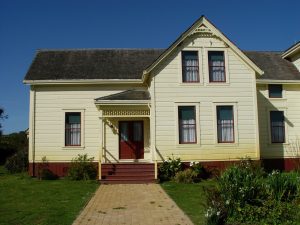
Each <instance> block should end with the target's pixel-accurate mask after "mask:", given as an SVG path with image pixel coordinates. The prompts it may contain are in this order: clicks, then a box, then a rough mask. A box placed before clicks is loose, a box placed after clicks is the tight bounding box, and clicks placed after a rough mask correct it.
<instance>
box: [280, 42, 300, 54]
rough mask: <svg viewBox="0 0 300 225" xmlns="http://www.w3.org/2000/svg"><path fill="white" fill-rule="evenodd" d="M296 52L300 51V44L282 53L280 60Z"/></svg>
mask: <svg viewBox="0 0 300 225" xmlns="http://www.w3.org/2000/svg"><path fill="white" fill-rule="evenodd" d="M298 50H300V42H299V43H298V44H296V45H295V46H294V47H292V48H291V49H288V50H287V51H285V52H284V53H282V55H281V57H282V58H286V57H289V56H291V55H293V54H294V53H296V52H297V51H298Z"/></svg>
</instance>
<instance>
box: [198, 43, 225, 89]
mask: <svg viewBox="0 0 300 225" xmlns="http://www.w3.org/2000/svg"><path fill="white" fill-rule="evenodd" d="M214 51H219V52H224V60H225V78H226V80H225V82H209V61H208V52H214ZM204 54H205V60H203V62H204V65H205V66H203V67H204V68H205V72H204V74H205V85H207V86H226V85H229V84H230V73H229V63H228V49H227V48H204Z"/></svg>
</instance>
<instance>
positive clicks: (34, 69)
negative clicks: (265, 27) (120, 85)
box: [25, 49, 300, 80]
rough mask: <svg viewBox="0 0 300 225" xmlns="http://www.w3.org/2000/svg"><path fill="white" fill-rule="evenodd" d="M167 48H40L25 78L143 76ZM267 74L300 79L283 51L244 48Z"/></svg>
mask: <svg viewBox="0 0 300 225" xmlns="http://www.w3.org/2000/svg"><path fill="white" fill-rule="evenodd" d="M163 51H164V49H89V50H87V49H85V50H43V51H39V52H38V53H37V55H36V57H35V59H34V60H33V63H32V65H31V66H30V68H29V70H28V72H27V74H26V76H25V80H72V79H141V77H142V74H143V70H144V69H146V68H147V66H149V65H150V64H151V63H152V62H153V61H154V60H155V59H156V58H157V57H159V55H161V54H162V53H163ZM244 53H245V54H246V55H247V56H248V57H249V58H250V59H251V60H252V61H253V62H254V63H255V64H256V65H257V66H258V67H259V68H261V69H262V70H263V71H264V72H265V73H264V75H262V76H261V77H259V79H274V80H300V72H299V71H298V70H297V68H296V67H295V66H294V65H293V64H292V63H291V62H289V61H288V60H286V59H282V57H281V52H258V51H244Z"/></svg>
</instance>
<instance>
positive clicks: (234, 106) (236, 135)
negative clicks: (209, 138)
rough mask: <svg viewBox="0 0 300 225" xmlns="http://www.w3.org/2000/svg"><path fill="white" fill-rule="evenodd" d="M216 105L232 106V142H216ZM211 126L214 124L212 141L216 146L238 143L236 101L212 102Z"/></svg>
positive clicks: (235, 144)
mask: <svg viewBox="0 0 300 225" xmlns="http://www.w3.org/2000/svg"><path fill="white" fill-rule="evenodd" d="M217 106H232V107H233V122H234V128H233V132H234V143H219V142H218V118H217ZM212 111H213V126H214V142H215V145H216V146H237V145H238V144H239V133H238V104H237V102H213V110H212Z"/></svg>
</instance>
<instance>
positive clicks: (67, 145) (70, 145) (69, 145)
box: [65, 112, 82, 147]
mask: <svg viewBox="0 0 300 225" xmlns="http://www.w3.org/2000/svg"><path fill="white" fill-rule="evenodd" d="M72 113H79V115H80V121H79V124H80V127H79V128H67V123H66V120H65V147H79V146H81V135H82V134H81V112H66V113H65V118H66V116H67V114H72ZM71 129H76V130H79V131H80V135H79V144H78V145H75V144H74V145H72V144H67V140H66V138H67V137H66V131H67V130H71Z"/></svg>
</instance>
